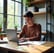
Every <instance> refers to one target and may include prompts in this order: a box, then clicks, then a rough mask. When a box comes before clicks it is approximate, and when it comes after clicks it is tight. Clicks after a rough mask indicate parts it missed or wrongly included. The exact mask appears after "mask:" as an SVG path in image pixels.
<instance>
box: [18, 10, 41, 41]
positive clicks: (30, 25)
mask: <svg viewBox="0 0 54 53" xmlns="http://www.w3.org/2000/svg"><path fill="white" fill-rule="evenodd" d="M24 17H25V21H26V25H24V27H23V28H22V32H21V33H20V34H19V35H20V38H19V40H20V41H25V40H26V41H39V40H40V39H41V25H40V24H35V23H34V22H33V13H32V12H30V11H29V12H27V13H26V14H25V15H24Z"/></svg>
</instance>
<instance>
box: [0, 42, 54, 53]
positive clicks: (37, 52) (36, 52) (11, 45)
mask: <svg viewBox="0 0 54 53" xmlns="http://www.w3.org/2000/svg"><path fill="white" fill-rule="evenodd" d="M17 47H18V45H17V43H16V42H8V44H0V49H3V50H4V49H5V51H6V53H10V52H9V51H13V52H15V53H48V51H49V50H50V49H51V48H52V47H54V42H46V43H45V44H43V45H29V46H27V47H26V48H25V49H27V52H26V51H19V50H18V49H17Z"/></svg>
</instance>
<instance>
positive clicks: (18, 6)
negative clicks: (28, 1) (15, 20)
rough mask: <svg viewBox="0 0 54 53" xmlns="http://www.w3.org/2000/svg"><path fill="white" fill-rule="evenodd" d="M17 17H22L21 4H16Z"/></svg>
mask: <svg viewBox="0 0 54 53" xmlns="http://www.w3.org/2000/svg"><path fill="white" fill-rule="evenodd" d="M15 15H18V16H21V4H20V3H15Z"/></svg>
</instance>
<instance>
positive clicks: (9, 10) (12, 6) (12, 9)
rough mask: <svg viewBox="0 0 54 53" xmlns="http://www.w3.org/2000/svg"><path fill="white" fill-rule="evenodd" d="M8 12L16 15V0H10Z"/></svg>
mask: <svg viewBox="0 0 54 53" xmlns="http://www.w3.org/2000/svg"><path fill="white" fill-rule="evenodd" d="M7 14H12V15H14V2H13V1H11V0H8V5H7Z"/></svg>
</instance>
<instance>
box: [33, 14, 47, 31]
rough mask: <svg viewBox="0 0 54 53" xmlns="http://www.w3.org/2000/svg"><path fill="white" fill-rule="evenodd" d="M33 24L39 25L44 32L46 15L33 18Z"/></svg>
mask: <svg viewBox="0 0 54 53" xmlns="http://www.w3.org/2000/svg"><path fill="white" fill-rule="evenodd" d="M34 22H35V23H40V24H41V26H42V31H46V15H45V14H44V15H43V14H42V15H36V16H34Z"/></svg>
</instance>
